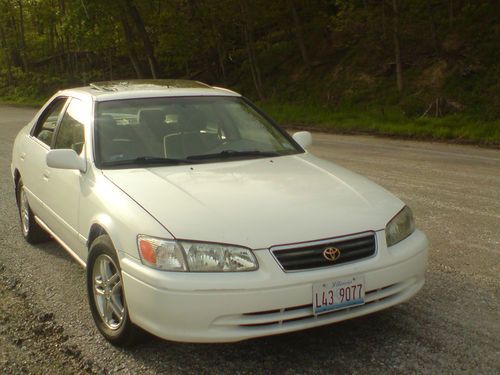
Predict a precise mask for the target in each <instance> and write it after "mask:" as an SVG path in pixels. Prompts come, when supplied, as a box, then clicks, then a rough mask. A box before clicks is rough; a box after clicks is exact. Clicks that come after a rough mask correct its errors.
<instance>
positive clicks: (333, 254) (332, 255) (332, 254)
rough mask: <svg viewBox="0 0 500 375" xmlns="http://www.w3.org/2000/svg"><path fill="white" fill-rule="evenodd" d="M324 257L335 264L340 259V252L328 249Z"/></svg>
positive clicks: (331, 248) (335, 249)
mask: <svg viewBox="0 0 500 375" xmlns="http://www.w3.org/2000/svg"><path fill="white" fill-rule="evenodd" d="M323 257H324V258H325V259H326V260H329V261H330V262H335V261H336V260H337V259H339V257H340V250H339V249H337V248H336V247H327V248H326V249H325V250H323Z"/></svg>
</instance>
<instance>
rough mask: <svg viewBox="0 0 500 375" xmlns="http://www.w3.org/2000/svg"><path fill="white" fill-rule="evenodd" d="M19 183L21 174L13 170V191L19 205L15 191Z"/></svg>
mask: <svg viewBox="0 0 500 375" xmlns="http://www.w3.org/2000/svg"><path fill="white" fill-rule="evenodd" d="M19 181H21V173H19V170H18V169H17V168H16V169H15V170H14V189H15V193H16V203H17V204H19V195H18V194H17V189H18V187H19Z"/></svg>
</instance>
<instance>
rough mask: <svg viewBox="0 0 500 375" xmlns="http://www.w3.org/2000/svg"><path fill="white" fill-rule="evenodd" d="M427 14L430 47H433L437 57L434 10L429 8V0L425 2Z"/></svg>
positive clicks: (437, 45) (437, 46) (437, 44)
mask: <svg viewBox="0 0 500 375" xmlns="http://www.w3.org/2000/svg"><path fill="white" fill-rule="evenodd" d="M427 13H428V14H429V23H430V31H431V43H432V47H433V49H434V52H435V53H436V55H438V54H439V42H438V39H437V32H436V21H435V20H434V10H433V9H432V6H431V3H430V1H429V0H427Z"/></svg>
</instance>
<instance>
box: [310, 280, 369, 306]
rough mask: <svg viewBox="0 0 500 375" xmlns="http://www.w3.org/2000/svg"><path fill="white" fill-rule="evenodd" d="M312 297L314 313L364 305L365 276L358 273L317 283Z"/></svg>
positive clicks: (314, 285)
mask: <svg viewBox="0 0 500 375" xmlns="http://www.w3.org/2000/svg"><path fill="white" fill-rule="evenodd" d="M312 298H313V309H314V314H322V313H325V312H330V311H334V310H341V309H345V308H348V307H353V306H358V305H363V304H364V303H365V277H364V276H363V275H358V276H350V277H344V278H341V279H336V280H330V281H322V282H319V283H315V284H313V293H312Z"/></svg>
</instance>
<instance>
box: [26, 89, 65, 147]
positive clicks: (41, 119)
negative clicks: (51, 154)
mask: <svg viewBox="0 0 500 375" xmlns="http://www.w3.org/2000/svg"><path fill="white" fill-rule="evenodd" d="M61 99H64V100H65V102H64V104H63V106H62V108H61V111H60V112H59V115H58V117H57V121H56V126H55V127H54V133H53V135H52V139H51V141H50V145H48V144H47V143H45V142H43V141H42V140H40V139H39V138H38V137H37V136H36V135H35V133H37V132H38V130H39V129H40V127H41V126H42V125H43V124H44V123H45V121H46V120H47V117H45V116H46V115H47V114H48V113H49V112H50V111H51V110H52V109H53V108H54V106H55V105H56V102H57V101H59V100H61ZM69 99H70V97H69V96H67V95H61V96H57V97H55V98H54V99H53V100H52V101H51V102H50V103H49V104H48V105H47V107H46V108H45V109H44V110H43V111H42V113H40V115H39V116H38V118H37V119H36V122H35V125H34V126H33V127H32V128H31V132H30V136H31V137H33V138H34V139H37V140H38V141H39V142H40V143H41V144H43V145H45V146H46V147H48V148H49V149H52V148H53V146H54V142H55V138H56V137H55V136H56V134H57V131H58V129H59V124H60V123H61V120H62V118H63V114H64V113H66V108H68V105H69V102H70V101H71V100H69Z"/></svg>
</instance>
